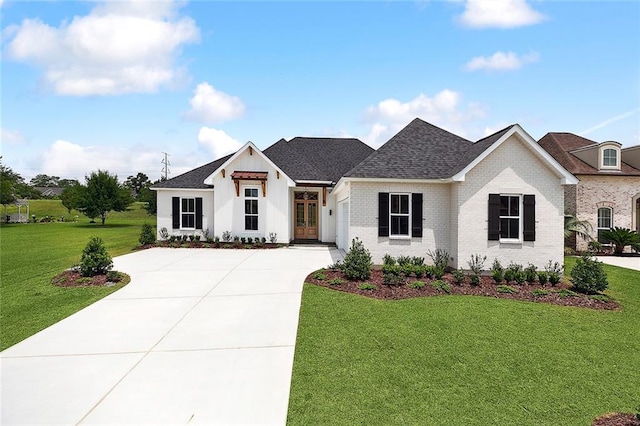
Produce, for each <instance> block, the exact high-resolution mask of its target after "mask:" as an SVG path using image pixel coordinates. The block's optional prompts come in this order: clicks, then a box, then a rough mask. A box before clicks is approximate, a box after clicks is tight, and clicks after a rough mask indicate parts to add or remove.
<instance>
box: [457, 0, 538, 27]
mask: <svg viewBox="0 0 640 426" xmlns="http://www.w3.org/2000/svg"><path fill="white" fill-rule="evenodd" d="M545 19H546V17H545V15H543V14H542V13H540V12H537V11H535V10H533V8H532V7H531V6H530V5H529V4H528V3H527V2H526V0H467V3H466V4H465V9H464V12H463V13H462V15H460V22H462V24H463V25H465V26H467V27H471V28H492V27H493V28H516V27H523V26H527V25H534V24H538V23H540V22H542V21H544V20H545Z"/></svg>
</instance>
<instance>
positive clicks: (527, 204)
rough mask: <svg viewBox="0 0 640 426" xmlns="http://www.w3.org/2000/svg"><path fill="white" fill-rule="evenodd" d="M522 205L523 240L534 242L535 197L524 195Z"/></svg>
mask: <svg viewBox="0 0 640 426" xmlns="http://www.w3.org/2000/svg"><path fill="white" fill-rule="evenodd" d="M523 204H524V211H523V216H524V217H523V221H524V224H523V225H524V226H523V229H524V232H523V239H524V240H525V241H535V240H536V196H535V195H525V196H524V202H523Z"/></svg>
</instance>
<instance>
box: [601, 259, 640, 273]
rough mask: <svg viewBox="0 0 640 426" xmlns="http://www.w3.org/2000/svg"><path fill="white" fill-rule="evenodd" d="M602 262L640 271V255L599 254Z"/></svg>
mask: <svg viewBox="0 0 640 426" xmlns="http://www.w3.org/2000/svg"><path fill="white" fill-rule="evenodd" d="M596 259H598V260H599V261H600V262H602V263H606V264H607V265H613V266H619V267H621V268H627V269H635V270H636V271H640V257H633V256H598V257H596Z"/></svg>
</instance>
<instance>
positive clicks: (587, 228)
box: [564, 214, 593, 241]
mask: <svg viewBox="0 0 640 426" xmlns="http://www.w3.org/2000/svg"><path fill="white" fill-rule="evenodd" d="M592 231H593V227H592V226H591V224H590V223H589V222H588V221H586V220H580V219H578V218H577V217H576V216H575V215H572V214H565V215H564V237H565V238H570V237H572V236H574V235H576V236H578V237H580V238H582V239H583V240H585V241H587V240H590V239H592V238H591V232H592Z"/></svg>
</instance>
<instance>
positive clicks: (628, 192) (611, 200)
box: [567, 175, 640, 250]
mask: <svg viewBox="0 0 640 426" xmlns="http://www.w3.org/2000/svg"><path fill="white" fill-rule="evenodd" d="M577 177H578V179H580V182H579V183H578V185H577V188H576V201H575V203H576V212H577V216H578V219H580V220H587V221H589V223H591V226H592V227H593V232H592V234H591V235H592V237H593V238H597V222H598V208H599V207H611V208H612V209H613V226H618V227H621V228H630V229H634V230H637V227H638V223H637V212H636V209H635V205H634V204H635V200H636V198H637V197H638V196H639V195H640V176H610V175H609V176H603V175H599V176H591V175H579V176H577ZM567 207H568V206H567ZM634 215H636V216H635V217H634ZM576 243H577V247H576V248H577V249H578V250H586V249H587V246H588V241H584V240H582V239H581V238H578V239H577V241H576Z"/></svg>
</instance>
